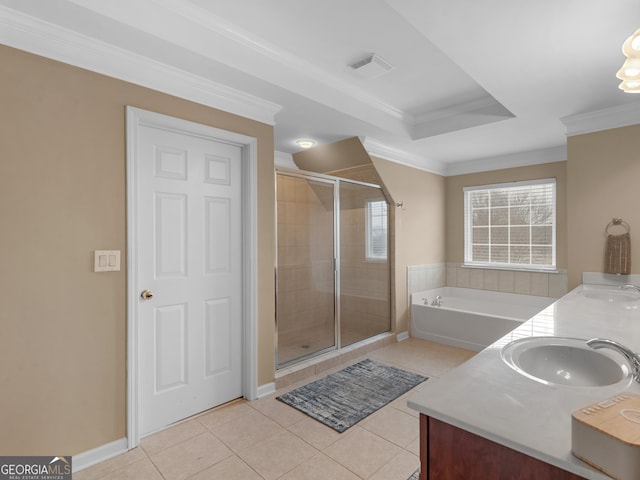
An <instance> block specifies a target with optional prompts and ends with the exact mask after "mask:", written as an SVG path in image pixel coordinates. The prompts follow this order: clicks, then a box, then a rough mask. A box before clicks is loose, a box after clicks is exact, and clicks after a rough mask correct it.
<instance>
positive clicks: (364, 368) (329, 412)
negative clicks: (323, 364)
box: [277, 359, 427, 433]
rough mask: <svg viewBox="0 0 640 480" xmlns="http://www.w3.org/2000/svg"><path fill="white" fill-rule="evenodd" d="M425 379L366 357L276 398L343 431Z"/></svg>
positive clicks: (338, 430)
mask: <svg viewBox="0 0 640 480" xmlns="http://www.w3.org/2000/svg"><path fill="white" fill-rule="evenodd" d="M426 379H427V377H423V376H422V375H417V374H415V373H411V372H407V371H405V370H401V369H399V368H396V367H391V366H389V365H384V364H382V363H379V362H375V361H373V360H369V359H366V360H363V361H361V362H359V363H356V364H355V365H351V366H349V367H347V368H345V369H343V370H340V371H339V372H336V373H333V374H331V375H329V376H326V377H324V378H321V379H320V380H316V381H315V382H312V383H309V384H307V385H305V386H304V387H300V388H297V389H295V390H292V391H291V392H288V393H285V394H283V395H280V396H279V397H277V399H278V400H280V401H281V402H284V403H286V404H287V405H290V406H292V407H294V408H297V409H298V410H300V411H301V412H303V413H306V414H307V415H309V416H310V417H312V418H315V419H316V420H318V421H319V422H322V423H324V424H325V425H327V426H328V427H331V428H333V429H334V430H336V431H337V432H340V433H342V432H344V431H345V430H347V429H348V428H349V427H351V426H353V425H355V424H356V423H358V422H359V421H360V420H362V419H363V418H365V417H367V416H368V415H370V414H372V413H373V412H375V411H376V410H378V409H380V408H382V407H384V406H385V405H386V404H387V403H389V402H391V401H392V400H395V399H396V398H398V397H399V396H400V395H402V394H403V393H405V392H408V391H409V390H411V389H412V388H413V387H415V386H416V385H418V384H420V383H422V382H424V381H425V380H426Z"/></svg>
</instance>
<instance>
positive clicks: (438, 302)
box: [431, 295, 442, 307]
mask: <svg viewBox="0 0 640 480" xmlns="http://www.w3.org/2000/svg"><path fill="white" fill-rule="evenodd" d="M441 305H442V297H441V296H440V295H436V298H434V299H433V300H432V301H431V306H432V307H439V306H441Z"/></svg>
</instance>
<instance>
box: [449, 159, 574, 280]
mask: <svg viewBox="0 0 640 480" xmlns="http://www.w3.org/2000/svg"><path fill="white" fill-rule="evenodd" d="M538 178H556V182H557V183H556V235H557V247H556V263H557V266H558V268H561V269H565V268H567V227H566V225H567V162H554V163H544V164H540V165H532V166H527V167H517V168H506V169H503V170H492V171H488V172H481V173H469V174H466V175H455V176H451V177H447V180H446V184H447V201H446V203H447V207H446V211H447V214H446V218H447V222H446V223H447V226H446V230H447V254H446V257H447V263H462V262H463V261H464V195H463V190H462V189H463V188H464V187H466V186H473V185H487V184H492V183H503V182H516V181H522V180H533V179H538Z"/></svg>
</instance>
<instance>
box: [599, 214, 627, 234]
mask: <svg viewBox="0 0 640 480" xmlns="http://www.w3.org/2000/svg"><path fill="white" fill-rule="evenodd" d="M618 225H620V226H621V227H622V228H624V229H625V230H626V233H629V231H630V230H631V228H630V227H629V224H628V223H627V222H625V221H624V220H622V219H621V218H614V219H613V220H611V221H610V222H609V223H608V224H607V227H606V228H605V229H604V230H605V232H607V234H609V235H612V234H611V233H610V232H609V228H611V227H614V226H618Z"/></svg>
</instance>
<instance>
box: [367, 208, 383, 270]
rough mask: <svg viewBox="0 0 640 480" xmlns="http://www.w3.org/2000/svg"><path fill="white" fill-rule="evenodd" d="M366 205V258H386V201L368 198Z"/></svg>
mask: <svg viewBox="0 0 640 480" xmlns="http://www.w3.org/2000/svg"><path fill="white" fill-rule="evenodd" d="M366 207H367V225H366V232H367V252H366V255H367V260H386V259H387V202H386V201H384V200H368V201H367V203H366Z"/></svg>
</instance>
